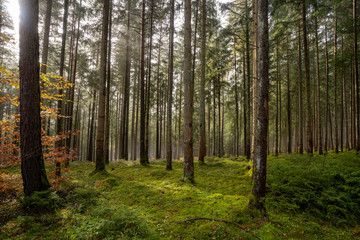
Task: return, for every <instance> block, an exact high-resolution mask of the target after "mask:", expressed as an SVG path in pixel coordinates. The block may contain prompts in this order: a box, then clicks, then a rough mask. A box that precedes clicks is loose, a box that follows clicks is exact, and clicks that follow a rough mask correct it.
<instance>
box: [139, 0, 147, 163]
mask: <svg viewBox="0 0 360 240" xmlns="http://www.w3.org/2000/svg"><path fill="white" fill-rule="evenodd" d="M141 19H142V20H141V53H140V55H141V56H140V163H141V164H142V165H146V164H147V163H148V153H147V152H146V149H145V0H142V13H141Z"/></svg>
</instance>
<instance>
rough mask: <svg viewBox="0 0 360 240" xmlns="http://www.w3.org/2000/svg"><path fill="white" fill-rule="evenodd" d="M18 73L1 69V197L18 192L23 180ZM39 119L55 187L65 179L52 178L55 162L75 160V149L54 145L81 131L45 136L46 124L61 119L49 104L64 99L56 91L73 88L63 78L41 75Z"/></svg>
mask: <svg viewBox="0 0 360 240" xmlns="http://www.w3.org/2000/svg"><path fill="white" fill-rule="evenodd" d="M19 84H20V81H19V74H18V73H17V72H15V71H13V70H11V69H8V68H4V67H1V66H0V109H3V111H5V112H6V113H8V114H5V115H3V116H2V118H1V119H0V195H2V194H5V193H7V194H8V193H10V192H17V191H20V190H21V188H22V181H21V175H20V162H21V159H20V144H19V143H20V127H19V126H20V116H19V90H18V89H19ZM40 86H41V117H42V120H43V121H42V122H43V126H42V145H43V154H44V155H43V156H44V160H45V165H46V166H47V174H48V178H49V181H50V183H52V185H53V186H55V187H56V186H57V185H58V183H59V182H61V181H63V180H64V178H56V177H55V167H54V164H55V162H61V163H64V162H66V161H71V160H74V159H75V158H76V157H77V156H76V155H77V154H76V149H67V148H66V147H61V148H55V142H57V141H65V139H67V138H69V137H70V134H71V135H78V134H80V131H74V132H70V131H69V132H67V133H63V134H61V135H54V136H53V135H48V131H46V130H47V124H48V122H49V120H50V124H52V123H54V122H55V121H51V120H52V119H56V118H59V117H60V118H67V117H66V116H60V115H59V114H58V110H57V109H56V108H54V107H51V102H52V101H59V100H60V101H69V100H66V94H62V95H59V94H58V90H59V89H63V90H66V89H70V88H71V87H73V86H72V84H71V83H69V82H68V81H67V80H66V79H64V78H62V77H59V76H56V75H55V74H41V79H40Z"/></svg>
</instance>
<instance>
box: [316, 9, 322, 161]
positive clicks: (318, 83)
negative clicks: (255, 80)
mask: <svg viewBox="0 0 360 240" xmlns="http://www.w3.org/2000/svg"><path fill="white" fill-rule="evenodd" d="M315 10H317V4H316V3H315ZM315 48H316V108H317V111H316V115H317V117H316V119H317V123H316V124H317V129H318V139H317V141H318V151H319V154H323V149H322V131H321V107H320V106H321V102H320V63H319V62H320V60H319V37H318V18H317V16H315Z"/></svg>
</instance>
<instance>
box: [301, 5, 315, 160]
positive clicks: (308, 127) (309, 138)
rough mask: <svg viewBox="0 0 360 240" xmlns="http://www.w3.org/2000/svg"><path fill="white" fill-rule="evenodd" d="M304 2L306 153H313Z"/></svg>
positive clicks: (303, 7) (304, 7)
mask: <svg viewBox="0 0 360 240" xmlns="http://www.w3.org/2000/svg"><path fill="white" fill-rule="evenodd" d="M306 21H307V20H306V0H302V23H303V25H302V27H303V40H304V63H305V91H306V132H307V153H308V154H310V155H311V154H312V153H313V129H312V111H311V100H310V99H311V93H310V59H309V48H308V39H307V26H306V25H307V24H306Z"/></svg>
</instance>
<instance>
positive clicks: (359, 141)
mask: <svg viewBox="0 0 360 240" xmlns="http://www.w3.org/2000/svg"><path fill="white" fill-rule="evenodd" d="M356 21H357V17H356V0H353V32H354V78H355V92H356V94H355V95H356V105H357V111H356V125H357V138H356V151H358V152H359V151H360V111H359V106H360V96H359V94H360V92H359V71H358V49H357V41H358V39H357V27H356Z"/></svg>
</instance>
